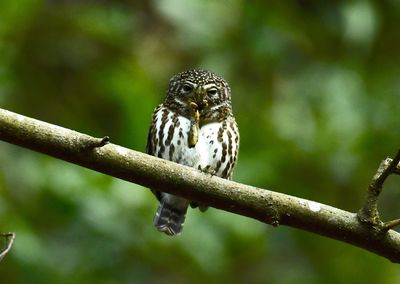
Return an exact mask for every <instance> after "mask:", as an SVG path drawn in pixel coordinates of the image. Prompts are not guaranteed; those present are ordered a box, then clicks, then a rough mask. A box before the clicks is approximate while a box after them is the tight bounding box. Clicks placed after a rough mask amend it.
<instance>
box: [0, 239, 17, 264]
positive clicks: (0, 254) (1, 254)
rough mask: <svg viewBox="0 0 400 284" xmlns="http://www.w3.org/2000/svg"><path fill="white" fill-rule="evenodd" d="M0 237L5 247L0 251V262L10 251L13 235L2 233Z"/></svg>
mask: <svg viewBox="0 0 400 284" xmlns="http://www.w3.org/2000/svg"><path fill="white" fill-rule="evenodd" d="M0 237H2V238H4V239H5V241H6V245H5V247H4V248H2V249H1V250H0V261H1V260H2V259H3V258H4V257H5V256H6V254H7V253H8V252H9V251H10V249H11V247H12V245H13V243H14V240H15V233H2V234H0Z"/></svg>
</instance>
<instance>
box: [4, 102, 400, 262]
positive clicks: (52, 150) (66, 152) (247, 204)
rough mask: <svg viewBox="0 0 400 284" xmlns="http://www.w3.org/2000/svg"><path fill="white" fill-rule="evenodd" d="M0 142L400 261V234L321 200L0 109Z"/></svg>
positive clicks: (393, 260)
mask: <svg viewBox="0 0 400 284" xmlns="http://www.w3.org/2000/svg"><path fill="white" fill-rule="evenodd" d="M0 140H3V141H6V142H9V143H12V144H15V145H19V146H22V147H25V148H28V149H31V150H34V151H37V152H41V153H44V154H48V155H50V156H53V157H56V158H59V159H62V160H65V161H68V162H71V163H75V164H77V165H80V166H83V167H86V168H89V169H92V170H95V171H98V172H101V173H104V174H108V175H111V176H114V177H117V178H120V179H124V180H127V181H130V182H133V183H137V184H140V185H142V186H145V187H149V188H154V189H157V190H162V191H164V192H169V193H173V194H176V195H180V196H182V197H185V198H188V199H191V200H195V201H198V202H200V203H202V204H206V205H209V206H212V207H215V208H219V209H222V210H226V211H229V212H232V213H236V214H240V215H243V216H247V217H251V218H254V219H256V220H259V221H261V222H264V223H266V224H270V225H273V226H278V225H287V226H291V227H295V228H299V229H303V230H306V231H309V232H313V233H316V234H319V235H323V236H326V237H329V238H333V239H336V240H339V241H343V242H346V243H349V244H352V245H355V246H358V247H360V248H363V249H366V250H369V251H371V252H373V253H376V254H378V255H381V256H383V257H385V258H387V259H389V260H391V261H392V262H400V234H399V233H397V232H396V231H393V230H389V231H383V230H377V229H376V227H374V226H371V225H370V224H369V223H368V222H362V221H360V220H359V218H358V216H357V214H356V213H351V212H347V211H344V210H341V209H338V208H334V207H331V206H328V205H324V204H321V203H318V202H314V201H310V200H305V199H302V198H297V197H294V196H290V195H286V194H282V193H278V192H273V191H270V190H266V189H260V188H256V187H253V186H249V185H245V184H240V183H236V182H233V181H228V180H225V179H221V178H218V177H215V176H210V175H207V174H204V173H201V172H200V171H198V170H195V169H193V168H190V167H186V166H182V165H179V164H176V163H172V162H170V161H166V160H162V159H159V158H156V157H153V156H149V155H146V154H143V153H140V152H136V151H133V150H130V149H127V148H124V147H121V146H118V145H115V144H111V143H107V142H108V138H107V137H105V138H94V137H91V136H88V135H85V134H81V133H78V132H76V131H73V130H69V129H66V128H62V127H59V126H55V125H52V124H49V123H45V122H42V121H39V120H35V119H32V118H28V117H25V116H22V115H19V114H16V113H13V112H10V111H7V110H1V109H0Z"/></svg>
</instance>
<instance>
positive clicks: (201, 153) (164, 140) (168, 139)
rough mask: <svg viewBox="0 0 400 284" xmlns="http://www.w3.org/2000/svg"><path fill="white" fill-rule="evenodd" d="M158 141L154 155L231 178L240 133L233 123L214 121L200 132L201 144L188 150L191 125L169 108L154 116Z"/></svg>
mask: <svg viewBox="0 0 400 284" xmlns="http://www.w3.org/2000/svg"><path fill="white" fill-rule="evenodd" d="M154 119H155V123H154V126H155V131H154V132H153V133H154V135H155V136H156V139H154V140H153V145H154V146H153V147H154V154H155V156H158V157H160V158H163V159H167V160H170V161H173V162H176V163H179V164H182V165H186V166H190V167H193V168H197V169H199V170H205V171H207V172H212V173H213V174H215V175H217V176H220V177H224V178H228V177H229V176H230V175H231V172H232V168H233V165H234V163H235V161H236V155H237V152H238V139H235V138H234V137H235V135H236V134H235V131H236V130H237V128H235V127H236V123H235V122H234V121H231V122H229V121H222V122H213V123H208V124H206V125H203V126H202V127H201V128H200V129H199V135H198V141H197V143H196V145H195V146H194V147H189V142H188V141H189V138H188V137H189V132H190V126H191V122H190V120H189V119H187V118H185V117H183V116H179V115H177V114H175V113H174V112H171V111H169V110H168V109H166V108H160V109H159V110H158V112H157V113H156V115H155V117H154Z"/></svg>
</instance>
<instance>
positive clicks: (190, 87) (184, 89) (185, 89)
mask: <svg viewBox="0 0 400 284" xmlns="http://www.w3.org/2000/svg"><path fill="white" fill-rule="evenodd" d="M182 90H183V91H184V92H185V93H190V92H191V91H192V90H193V86H192V85H189V84H184V85H183V86H182Z"/></svg>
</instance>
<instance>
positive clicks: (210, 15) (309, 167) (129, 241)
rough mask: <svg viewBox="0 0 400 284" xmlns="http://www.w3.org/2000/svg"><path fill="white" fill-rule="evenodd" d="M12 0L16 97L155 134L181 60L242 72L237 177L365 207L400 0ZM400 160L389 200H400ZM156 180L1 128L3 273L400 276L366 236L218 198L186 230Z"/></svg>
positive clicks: (383, 140) (2, 13)
mask: <svg viewBox="0 0 400 284" xmlns="http://www.w3.org/2000/svg"><path fill="white" fill-rule="evenodd" d="M267 2H269V1H247V2H246V1H243V0H242V1H240V0H229V1H216V0H214V1H212V0H192V1H179V0H153V1H128V0H125V1H106V0H103V1H90V0H86V1H78V0H75V1H73V0H72V1H67V0H64V1H63V0H47V1H44V0H42V1H40V0H17V1H14V0H3V1H1V2H0V104H1V106H2V107H3V108H6V109H9V110H12V111H15V112H18V113H21V114H24V115H27V116H31V117H34V118H38V119H41V120H44V121H47V122H50V123H54V124H57V125H61V126H64V127H68V128H71V129H74V130H77V131H80V132H84V133H88V134H90V135H94V136H104V135H109V136H110V137H111V140H112V142H113V143H117V144H121V145H123V146H126V147H130V148H132V149H134V150H138V151H143V150H144V148H145V143H146V135H147V128H148V126H149V123H150V118H151V113H152V110H153V108H154V107H155V106H156V105H157V104H158V103H159V102H160V101H161V100H162V98H163V96H164V93H165V90H166V88H167V84H168V80H169V78H170V77H171V76H172V75H173V74H175V73H178V72H180V71H183V70H186V69H188V68H193V67H203V68H206V69H209V70H212V71H214V72H216V73H218V74H220V75H222V76H223V77H225V78H226V79H227V80H228V82H230V85H231V88H232V91H233V107H234V111H235V115H236V118H237V121H238V123H239V127H240V133H241V149H240V155H239V163H238V165H237V168H236V172H235V174H234V180H236V181H239V182H242V183H246V184H251V185H255V186H259V187H263V188H268V189H272V190H276V191H279V192H284V193H287V194H291V195H295V196H299V197H303V198H307V199H311V200H315V201H318V202H322V203H326V204H329V205H332V206H335V207H339V208H342V209H345V210H349V211H352V212H355V211H357V210H358V208H359V207H360V206H361V203H362V201H363V198H364V193H365V190H366V188H367V186H368V184H369V181H370V179H371V177H372V175H373V174H374V172H375V169H376V168H377V166H378V164H379V162H380V161H381V160H382V159H384V158H385V157H386V156H388V155H393V153H395V152H396V150H397V148H398V147H399V146H400V141H399V132H398V131H399V113H400V104H399V99H400V79H399V73H400V52H399V50H400V37H399V26H400V21H398V19H400V18H399V17H400V2H399V1H380V2H378V1H376V2H370V1H348V2H347V1H330V2H329V3H328V1H275V2H279V3H267ZM399 187H400V178H396V177H393V178H390V180H389V181H388V182H387V184H386V185H385V188H384V194H383V196H382V200H381V202H380V207H381V210H382V215H383V219H384V220H388V219H390V218H396V217H400V208H399V206H398V203H399V202H400V191H399ZM156 207H157V202H156V200H155V198H154V197H153V196H152V194H151V193H150V191H148V190H146V189H143V188H141V187H140V186H137V185H134V184H130V183H127V182H124V181H121V180H118V179H115V178H111V177H108V176H105V175H102V174H99V173H96V172H93V171H90V170H87V169H84V168H80V167H78V166H75V165H72V164H68V163H66V162H63V161H59V160H56V159H53V158H50V157H47V156H44V155H41V154H38V153H34V152H31V151H28V150H25V149H22V148H18V147H16V146H13V145H9V144H6V143H0V231H2V232H7V231H14V232H16V234H17V239H16V242H15V245H14V247H13V249H12V251H11V252H10V254H9V255H7V256H6V258H5V259H4V260H3V261H2V262H0V282H1V283H349V282H351V283H399V282H400V268H399V267H397V266H396V265H394V264H391V263H390V262H389V261H388V260H386V259H384V258H381V257H378V256H376V255H374V254H371V253H369V252H367V251H364V250H361V249H358V248H356V247H353V246H350V245H347V244H343V243H340V242H337V241H334V240H331V239H327V238H323V237H320V236H317V235H313V234H310V233H307V232H303V231H300V230H297V229H293V228H288V227H283V226H282V227H278V228H272V227H270V226H267V225H265V224H262V223H260V222H257V221H255V220H251V219H248V218H244V217H241V216H237V215H234V214H230V213H226V212H222V211H219V210H216V209H212V208H211V209H210V210H208V211H207V212H206V213H204V214H202V213H200V212H198V211H195V210H191V211H190V212H189V213H188V218H187V222H186V225H185V230H184V232H183V234H182V235H181V236H180V237H177V238H170V237H167V236H165V235H164V234H160V233H158V232H157V231H156V230H155V229H154V228H153V224H152V222H153V215H154V213H155V210H156Z"/></svg>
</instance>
